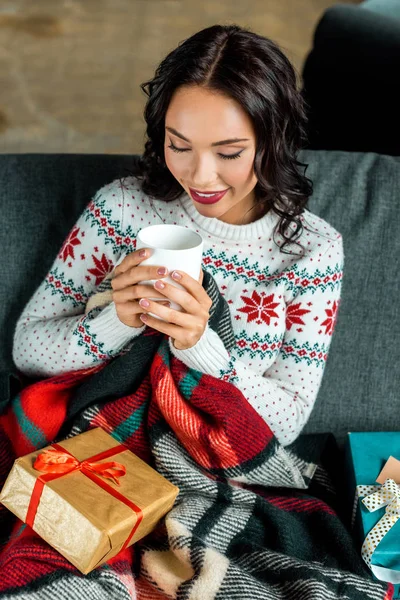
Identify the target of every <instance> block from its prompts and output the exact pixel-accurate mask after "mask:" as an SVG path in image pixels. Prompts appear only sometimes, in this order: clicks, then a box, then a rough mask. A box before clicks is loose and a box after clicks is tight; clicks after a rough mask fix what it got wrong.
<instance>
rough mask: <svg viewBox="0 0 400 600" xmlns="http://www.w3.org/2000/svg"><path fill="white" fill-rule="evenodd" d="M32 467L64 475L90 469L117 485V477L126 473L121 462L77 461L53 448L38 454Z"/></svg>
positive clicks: (118, 483)
mask: <svg viewBox="0 0 400 600" xmlns="http://www.w3.org/2000/svg"><path fill="white" fill-rule="evenodd" d="M33 467H34V468H35V469H36V470H37V471H41V472H42V473H60V474H61V473H62V474H64V475H66V474H67V473H72V472H73V471H82V472H83V473H85V471H86V472H87V471H90V472H91V473H95V474H96V475H101V476H102V477H105V478H106V479H112V480H113V481H114V483H116V484H117V485H121V484H120V481H119V477H123V476H124V475H125V474H126V468H125V466H124V465H121V463H117V462H114V461H111V462H106V463H100V462H90V461H89V460H82V461H79V460H78V459H77V458H75V457H74V456H72V455H71V454H68V453H67V452H62V451H60V450H55V449H53V448H50V449H49V450H46V451H45V452H42V454H39V456H38V457H37V458H36V460H35V462H34V465H33Z"/></svg>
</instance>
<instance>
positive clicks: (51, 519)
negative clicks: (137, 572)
mask: <svg viewBox="0 0 400 600" xmlns="http://www.w3.org/2000/svg"><path fill="white" fill-rule="evenodd" d="M58 445H59V446H61V447H62V448H63V449H65V450H67V451H68V452H69V453H70V454H72V455H73V456H74V457H75V458H76V459H77V460H78V461H84V460H89V459H90V458H91V457H93V456H95V455H97V454H99V453H100V452H103V451H106V450H109V449H111V448H114V447H116V446H119V442H118V441H117V440H115V439H114V438H113V437H111V436H110V435H108V433H106V432H105V431H103V429H101V428H100V427H97V428H95V429H91V430H89V431H86V432H85V433H82V434H80V435H77V436H75V437H73V438H70V439H67V440H64V441H62V442H59V443H58ZM50 448H51V446H48V447H47V448H42V449H41V450H36V451H35V452H31V454H27V455H26V456H24V457H22V458H18V459H17V460H16V461H15V462H14V465H13V467H12V469H11V471H10V474H9V475H8V478H7V480H6V482H5V484H4V487H3V489H2V491H1V494H0V502H1V503H2V504H4V506H6V507H7V508H8V509H9V510H10V511H11V512H13V513H14V514H15V515H16V516H17V517H18V518H19V519H21V521H24V522H26V518H27V513H28V507H29V504H30V502H31V497H32V492H33V489H34V486H35V483H36V480H37V479H38V478H39V476H40V475H43V474H42V473H40V472H39V471H37V470H36V469H34V467H33V465H34V463H35V460H36V458H37V457H38V455H39V454H41V453H43V452H45V450H48V449H50ZM110 461H115V462H118V463H120V464H122V465H124V467H125V468H126V474H125V475H124V476H123V477H121V478H120V485H116V484H115V483H113V482H112V481H111V480H109V479H107V480H105V479H104V481H106V482H107V484H108V485H109V486H111V487H112V488H113V489H115V490H116V491H117V492H118V493H119V494H122V496H124V498H126V499H128V501H130V502H131V503H134V504H135V505H136V506H137V507H138V508H139V509H141V511H142V520H141V521H140V523H139V525H138V526H137V529H136V531H135V532H134V534H133V536H132V538H131V539H130V541H129V543H128V546H130V545H131V544H133V543H134V542H136V541H138V540H139V539H141V538H142V537H144V536H145V535H147V534H148V533H150V532H151V531H152V530H153V529H154V528H155V526H156V525H157V523H158V521H159V520H160V519H161V518H162V517H163V516H164V515H165V514H166V513H167V512H168V511H169V510H170V509H171V508H172V506H173V504H174V502H175V499H176V496H177V495H178V492H179V489H178V488H177V487H176V486H174V485H173V484H172V483H170V482H169V481H168V480H167V479H165V478H164V477H163V476H162V475H160V474H159V473H157V471H155V470H154V469H152V468H151V467H150V466H149V465H147V464H146V463H145V462H144V461H142V460H141V459H140V458H138V457H137V456H135V454H133V453H132V452H131V451H130V450H128V449H126V450H123V451H122V452H119V453H118V454H115V455H114V456H111V457H109V458H106V459H104V460H101V461H99V462H100V463H102V462H110ZM99 478H100V479H103V478H102V477H101V476H100V477H99ZM138 519H139V520H140V516H139V515H138V513H137V512H135V511H134V510H132V508H130V507H129V506H127V505H126V504H125V503H124V502H122V501H121V500H119V499H117V498H115V497H114V496H112V495H111V494H110V493H109V492H108V491H106V490H105V489H103V488H102V487H101V486H100V485H98V484H97V483H95V482H94V481H92V479H90V478H89V477H87V476H86V475H84V473H82V472H81V471H74V472H72V473H68V474H65V475H62V476H60V477H58V478H57V479H54V480H52V481H48V482H47V483H45V485H44V487H43V490H42V494H41V497H40V501H39V505H38V508H37V512H36V516H35V518H34V522H33V530H34V531H36V533H38V534H39V535H40V537H42V538H43V539H44V540H46V542H48V543H49V544H50V545H51V546H52V547H53V548H55V549H56V550H57V551H58V552H60V554H62V555H63V556H64V557H65V558H66V559H67V560H69V561H70V562H71V563H72V564H73V565H74V566H75V567H76V568H77V569H79V570H80V571H81V572H82V573H84V574H86V573H89V572H90V571H92V570H93V569H95V568H96V567H98V566H99V565H101V564H103V563H104V562H106V561H107V560H109V559H110V558H112V557H113V556H115V555H116V554H118V552H119V551H120V550H121V549H122V548H123V546H124V544H125V542H126V540H127V539H128V537H129V535H130V534H131V532H132V530H133V528H134V527H135V525H136V524H137V521H138Z"/></svg>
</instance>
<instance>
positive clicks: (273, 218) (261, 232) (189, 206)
mask: <svg viewBox="0 0 400 600" xmlns="http://www.w3.org/2000/svg"><path fill="white" fill-rule="evenodd" d="M179 201H180V203H181V205H182V207H183V209H184V210H185V211H186V213H187V214H188V215H189V217H190V218H191V219H192V220H193V221H194V222H195V223H196V225H197V226H198V227H200V228H201V229H203V231H206V232H207V233H209V234H210V235H212V236H214V237H219V238H224V239H225V240H233V241H243V240H251V241H256V240H259V239H262V238H265V237H268V238H269V237H271V235H272V233H273V232H274V229H275V226H276V225H277V223H278V222H279V215H277V214H276V213H275V212H274V211H273V210H270V211H268V213H267V214H266V215H264V216H263V217H261V218H260V219H257V221H253V223H248V224H247V225H231V224H230V223H224V221H220V220H219V219H216V218H215V217H212V218H210V217H204V216H203V215H201V214H200V213H199V212H198V211H197V210H196V208H195V206H194V205H193V201H192V199H191V198H190V197H189V196H188V194H186V193H184V194H182V196H181V197H180V198H179Z"/></svg>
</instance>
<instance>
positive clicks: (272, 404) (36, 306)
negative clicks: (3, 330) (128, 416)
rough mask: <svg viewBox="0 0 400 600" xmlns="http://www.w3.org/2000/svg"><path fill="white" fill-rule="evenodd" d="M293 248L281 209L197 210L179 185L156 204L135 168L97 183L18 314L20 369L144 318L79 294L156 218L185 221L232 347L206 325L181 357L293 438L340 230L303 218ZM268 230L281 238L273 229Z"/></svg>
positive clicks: (335, 275) (324, 318) (67, 355)
mask: <svg viewBox="0 0 400 600" xmlns="http://www.w3.org/2000/svg"><path fill="white" fill-rule="evenodd" d="M301 220H302V224H303V232H302V235H301V238H300V240H299V241H300V242H301V243H302V245H303V247H304V248H305V253H304V255H303V256H299V255H298V254H294V253H293V254H285V253H282V252H281V251H280V248H279V246H278V245H277V244H276V243H275V242H274V236H273V232H274V228H275V226H276V225H277V223H278V222H279V217H278V216H277V215H276V214H275V213H273V212H270V213H268V214H267V215H265V216H264V217H262V218H261V219H259V220H257V221H255V222H253V223H250V224H248V225H230V224H227V223H224V222H222V221H220V220H218V219H214V218H211V219H210V218H207V217H203V216H201V215H200V214H199V213H198V212H197V210H196V209H195V207H194V206H193V204H192V201H191V199H190V198H189V197H188V196H187V195H186V194H184V195H183V196H182V197H181V198H180V199H179V200H176V201H173V202H169V203H166V202H163V201H161V200H154V199H150V198H149V197H148V196H146V195H145V194H143V192H142V191H141V188H140V183H139V182H138V180H137V179H136V178H134V177H128V178H125V179H123V180H119V179H118V180H115V181H114V182H112V183H111V184H109V185H106V186H104V187H103V188H102V189H101V190H99V191H98V192H97V194H96V195H95V197H94V199H93V200H92V201H91V202H90V203H89V205H88V206H87V208H86V209H85V211H84V212H83V214H82V215H81V217H80V218H79V220H78V221H77V223H76V224H75V226H74V227H73V228H72V231H71V233H70V234H69V236H68V238H67V240H66V241H65V243H64V245H63V247H62V248H61V250H60V253H59V254H58V256H57V258H56V259H55V261H54V263H53V265H52V267H51V269H50V271H49V273H48V275H47V276H46V278H45V280H44V281H43V282H42V284H41V285H40V286H39V288H38V289H37V290H36V292H35V293H34V295H33V296H32V298H31V299H30V301H29V303H28V304H27V306H26V307H25V309H24V311H23V313H22V315H21V316H20V318H19V321H18V323H17V327H16V331H15V338H14V348H13V358H14V361H15V364H16V365H17V367H18V368H19V369H20V371H22V372H23V373H26V374H27V375H32V376H36V377H37V376H43V377H48V376H52V375H56V374H59V373H63V372H66V371H70V370H77V369H82V368H84V367H87V366H91V365H95V364H97V363H99V362H101V361H104V360H108V359H110V358H112V357H114V356H117V355H118V354H119V353H120V352H121V351H122V350H123V349H126V347H127V346H129V343H130V342H131V340H132V339H133V338H134V337H136V336H137V335H140V334H141V333H142V332H143V330H144V328H145V326H143V327H141V328H140V329H135V328H132V327H128V326H127V325H124V324H123V323H122V322H121V321H120V320H119V319H118V316H117V313H116V310H115V305H114V304H113V303H111V304H109V305H108V306H106V307H105V308H103V309H102V310H101V311H100V312H99V310H98V309H94V310H92V311H90V312H89V313H88V314H87V315H85V314H84V310H85V305H86V301H87V299H88V297H89V296H90V295H91V294H93V292H94V290H95V289H96V287H97V286H98V285H99V283H100V282H101V281H102V280H103V278H104V277H105V276H106V275H107V273H109V272H110V271H111V270H112V269H113V267H114V266H115V265H116V263H117V262H120V260H121V259H122V258H123V257H124V256H125V255H126V254H127V253H129V252H131V251H133V250H134V249H135V245H136V235H137V233H138V231H139V230H140V229H141V228H142V227H145V226H147V225H153V224H157V223H160V222H165V223H176V224H179V225H184V226H186V227H189V228H191V229H194V230H195V231H197V232H199V233H200V234H201V235H202V237H203V239H204V254H203V267H204V268H205V269H206V270H207V271H209V272H210V273H211V275H212V276H213V277H214V279H215V280H216V282H217V284H218V287H219V289H220V291H221V293H222V294H223V296H224V297H225V299H226V300H227V302H228V305H229V308H230V311H231V318H232V325H233V329H234V333H235V339H236V346H235V347H234V349H233V350H232V351H231V352H230V353H228V352H227V351H226V350H225V347H224V345H223V343H222V341H221V340H220V339H219V337H218V335H217V334H216V333H215V332H214V331H213V330H211V329H210V328H207V329H206V331H205V333H204V335H203V336H202V337H201V339H200V340H199V341H198V343H197V344H196V345H195V346H194V347H192V348H189V349H188V350H177V349H176V348H174V346H173V344H172V343H170V347H171V351H172V352H173V354H174V355H175V356H177V357H178V358H179V359H180V360H181V361H182V362H184V363H185V364H186V365H187V366H189V367H192V368H194V369H197V370H199V371H201V372H203V373H207V374H209V375H213V376H215V377H219V378H223V379H225V380H227V381H230V382H232V383H233V384H234V385H235V386H237V387H238V388H239V389H240V390H241V391H242V393H243V394H244V396H245V397H246V398H247V400H248V402H250V404H251V405H252V406H253V407H254V408H255V410H256V411H257V412H258V413H259V414H260V415H261V416H262V417H263V418H264V419H265V421H267V423H268V424H269V426H270V427H271V429H272V430H273V432H274V433H275V435H276V437H277V438H278V440H279V441H280V442H281V443H282V444H284V445H286V444H289V443H290V442H292V441H293V440H294V439H295V438H296V437H297V436H298V435H299V433H300V431H301V429H302V428H303V426H304V425H305V423H306V421H307V419H308V417H309V415H310V413H311V410H312V408H313V405H314V402H315V399H316V396H317V392H318V389H319V387H320V384H321V379H322V375H323V371H324V367H325V362H326V359H327V354H328V349H329V345H330V342H331V336H332V332H333V328H334V324H335V320H336V312H337V308H338V303H339V296H340V288H341V280H342V267H343V247H342V238H341V235H340V234H339V233H338V232H337V231H335V229H333V227H331V226H330V225H328V224H327V223H326V222H325V221H323V220H322V219H320V218H319V217H317V216H315V215H313V214H311V213H310V212H308V211H305V212H304V214H303V215H302V217H301ZM275 239H277V240H278V243H279V240H280V239H281V238H280V236H279V235H278V236H275Z"/></svg>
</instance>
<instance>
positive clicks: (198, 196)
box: [189, 188, 230, 204]
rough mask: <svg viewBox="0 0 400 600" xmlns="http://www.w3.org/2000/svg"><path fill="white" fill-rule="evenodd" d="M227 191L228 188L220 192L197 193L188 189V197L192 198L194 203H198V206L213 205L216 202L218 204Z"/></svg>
mask: <svg viewBox="0 0 400 600" xmlns="http://www.w3.org/2000/svg"><path fill="white" fill-rule="evenodd" d="M229 189H230V188H227V189H226V190H222V191H221V192H199V191H196V190H194V189H192V188H189V190H190V195H191V196H192V198H193V200H194V201H195V202H199V203H200V204H215V203H216V202H219V200H221V198H223V197H224V196H225V194H226V192H227V191H228V190H229Z"/></svg>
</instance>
